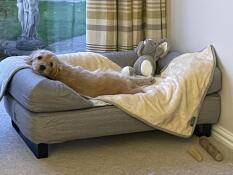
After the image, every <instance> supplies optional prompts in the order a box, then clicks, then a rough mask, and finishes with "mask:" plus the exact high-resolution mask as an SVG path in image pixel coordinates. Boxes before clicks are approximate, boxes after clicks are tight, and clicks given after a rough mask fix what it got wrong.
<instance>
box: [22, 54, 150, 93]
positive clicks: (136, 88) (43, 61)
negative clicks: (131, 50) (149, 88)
mask: <svg viewBox="0 0 233 175" xmlns="http://www.w3.org/2000/svg"><path fill="white" fill-rule="evenodd" d="M27 62H28V64H30V65H31V67H32V69H33V71H34V72H35V73H37V74H40V75H43V76H45V77H47V78H49V79H52V80H58V81H61V82H63V83H64V84H66V85H67V86H69V87H70V88H72V89H73V90H75V91H76V92H78V93H79V94H81V95H83V96H89V97H97V96H101V95H115V94H136V93H143V92H144V91H143V88H142V86H146V85H151V84H153V83H154V78H152V77H131V76H125V75H123V74H121V73H119V72H116V71H103V70H96V71H89V70H87V69H84V68H82V67H80V66H75V67H73V66H71V65H68V64H65V63H63V62H62V61H60V60H59V59H58V58H57V56H56V55H55V54H54V53H53V52H50V51H48V50H37V51H34V52H33V53H32V54H31V55H30V56H29V60H28V61H27Z"/></svg>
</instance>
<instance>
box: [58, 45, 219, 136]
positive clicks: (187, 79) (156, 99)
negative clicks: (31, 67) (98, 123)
mask: <svg viewBox="0 0 233 175" xmlns="http://www.w3.org/2000/svg"><path fill="white" fill-rule="evenodd" d="M80 54H81V53H80ZM83 54H84V55H81V56H80V57H79V59H77V57H76V56H77V55H74V57H73V58H72V57H70V55H69V59H65V57H66V56H64V55H63V56H60V59H61V60H65V61H66V62H67V63H69V64H73V65H81V66H83V67H85V68H87V69H90V70H95V69H97V68H104V69H106V68H110V69H114V70H116V71H119V70H120V67H119V66H117V65H116V64H115V63H113V62H111V61H110V60H108V59H107V58H105V57H103V56H100V55H98V54H92V55H90V54H91V53H89V57H88V58H87V57H86V56H87V55H86V53H83ZM85 57H86V58H87V59H85ZM80 58H81V59H80ZM215 59H216V58H215V53H214V50H213V48H212V47H208V48H206V49H204V50H203V51H201V52H196V53H187V54H183V55H181V56H178V57H177V58H175V59H174V60H173V61H172V62H171V63H170V64H169V65H168V67H167V68H166V69H165V70H164V71H163V72H162V74H161V75H160V76H158V77H156V78H155V79H156V82H155V84H153V85H151V86H149V87H145V90H146V93H138V94H135V95H127V94H126V95H125V94H124V95H122V94H120V95H105V96H99V97H97V98H95V99H94V100H96V99H98V100H102V101H105V102H108V103H110V104H113V105H115V106H116V107H118V108H120V109H122V110H123V111H125V112H127V113H128V114H130V115H131V116H132V117H135V118H137V119H139V120H141V121H143V122H145V123H146V124H148V125H150V126H152V127H154V128H157V129H160V130H163V131H166V132H168V133H172V134H175V135H178V136H182V137H189V136H191V135H192V133H193V130H194V128H195V125H196V122H197V119H198V113H199V109H200V106H201V104H202V101H203V99H204V97H205V95H206V93H207V90H208V88H209V85H210V83H211V81H212V77H213V72H214V68H215V64H216V60H215Z"/></svg>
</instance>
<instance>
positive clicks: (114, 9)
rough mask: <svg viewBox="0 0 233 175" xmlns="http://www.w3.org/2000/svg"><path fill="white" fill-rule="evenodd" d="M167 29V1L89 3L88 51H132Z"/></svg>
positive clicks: (107, 0) (164, 32) (163, 35)
mask: <svg viewBox="0 0 233 175" xmlns="http://www.w3.org/2000/svg"><path fill="white" fill-rule="evenodd" d="M166 28H167V25H166V0H101V1H100V0H87V33H86V34H87V35H86V37H87V38H86V39H87V50H88V51H94V52H105V51H121V50H131V49H133V48H135V47H136V46H137V45H138V43H139V42H140V41H141V40H144V39H146V38H150V39H156V40H158V39H162V38H166V36H167V32H166Z"/></svg>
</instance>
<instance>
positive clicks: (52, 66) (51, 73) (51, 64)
mask: <svg viewBox="0 0 233 175" xmlns="http://www.w3.org/2000/svg"><path fill="white" fill-rule="evenodd" d="M28 64H29V65H31V66H32V69H33V71H34V72H36V73H38V74H41V75H44V76H46V77H48V78H54V77H55V76H56V74H57V72H58V69H59V66H58V65H59V61H58V59H57V57H56V55H55V54H54V53H52V52H50V51H48V50H37V51H34V52H32V54H31V55H30V56H29V59H28Z"/></svg>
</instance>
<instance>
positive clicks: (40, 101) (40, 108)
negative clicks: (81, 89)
mask: <svg viewBox="0 0 233 175" xmlns="http://www.w3.org/2000/svg"><path fill="white" fill-rule="evenodd" d="M103 55H105V56H107V57H108V58H109V59H111V60H112V61H114V62H115V63H117V64H118V65H120V66H122V67H124V66H127V65H131V66H132V65H133V64H134V62H135V60H136V59H137V55H136V54H135V52H134V51H128V52H111V53H104V54H103ZM178 55H180V53H178V52H170V53H169V54H168V56H167V57H165V58H163V59H161V60H160V61H159V63H158V65H159V66H158V68H159V69H160V70H162V69H163V68H165V67H166V66H167V65H168V64H169V62H170V61H171V60H172V59H174V58H175V57H176V56H178ZM220 89H221V71H220V70H219V69H218V68H216V70H215V73H214V79H213V82H212V84H211V87H210V88H209V91H208V93H207V94H212V93H216V92H218V91H219V90H220ZM8 91H9V93H10V94H11V95H12V96H13V97H14V98H15V99H16V100H17V101H18V102H19V103H20V104H22V105H23V106H24V107H25V108H26V109H28V110H30V111H32V112H58V111H67V110H76V109H83V108H90V107H92V106H93V104H92V103H91V102H90V101H88V100H86V99H85V98H83V97H81V96H80V95H79V94H78V93H76V92H75V91H73V90H72V89H70V88H69V87H67V86H66V85H64V84H63V83H61V82H59V81H53V80H49V79H47V78H45V77H42V76H40V75H37V74H35V73H34V72H32V71H31V70H30V69H23V70H20V71H18V72H17V73H16V74H15V76H14V77H13V79H12V81H11V83H10V86H9V90H8Z"/></svg>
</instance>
